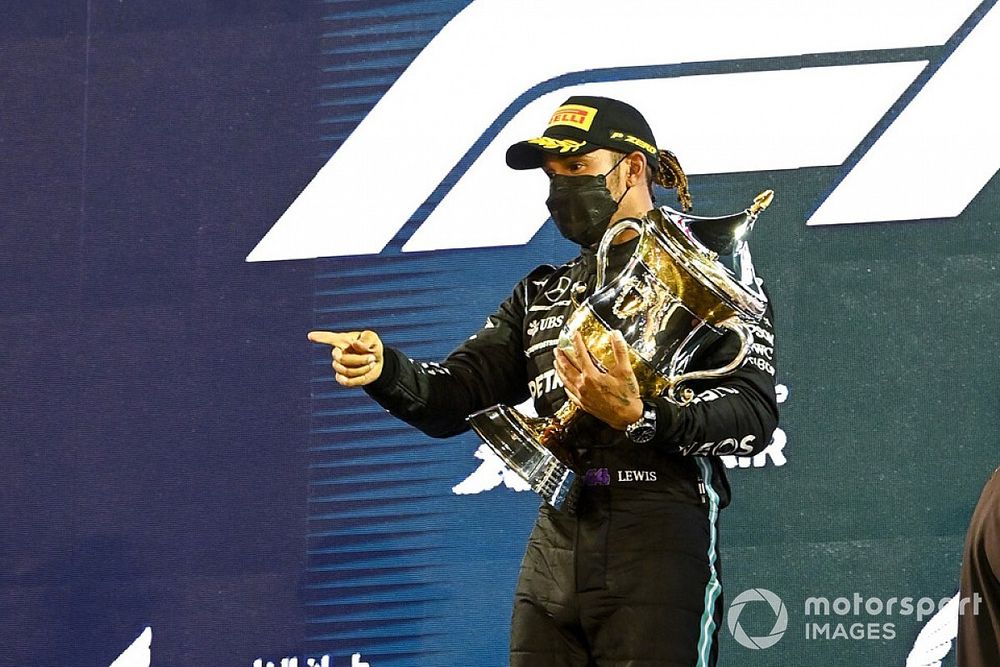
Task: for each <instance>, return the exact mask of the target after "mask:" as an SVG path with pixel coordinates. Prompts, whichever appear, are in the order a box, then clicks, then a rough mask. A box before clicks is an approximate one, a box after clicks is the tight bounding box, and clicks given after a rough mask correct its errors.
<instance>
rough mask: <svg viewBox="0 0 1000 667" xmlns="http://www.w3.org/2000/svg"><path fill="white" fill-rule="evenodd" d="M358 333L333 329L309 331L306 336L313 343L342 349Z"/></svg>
mask: <svg viewBox="0 0 1000 667" xmlns="http://www.w3.org/2000/svg"><path fill="white" fill-rule="evenodd" d="M357 336H358V334H357V333H356V332H348V333H338V332H335V331H310V332H309V334H308V335H307V336H306V337H307V338H308V339H309V340H311V341H312V342H314V343H322V344H323V345H330V346H332V347H335V348H337V349H340V350H343V349H344V348H346V347H347V346H349V345H350V344H351V341H353V340H354V339H355V338H357Z"/></svg>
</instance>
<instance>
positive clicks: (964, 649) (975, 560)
mask: <svg viewBox="0 0 1000 667" xmlns="http://www.w3.org/2000/svg"><path fill="white" fill-rule="evenodd" d="M959 599H960V600H961V601H962V603H961V604H962V608H961V609H960V612H961V613H960V614H959V616H958V667H995V666H996V665H1000V469H997V470H995V471H994V472H993V477H991V478H990V480H989V481H988V482H987V483H986V486H985V487H984V488H983V492H982V494H981V495H980V497H979V503H978V504H977V505H976V509H975V511H973V513H972V520H971V521H970V522H969V532H968V534H967V535H966V538H965V553H964V554H963V557H962V583H961V595H960V596H959Z"/></svg>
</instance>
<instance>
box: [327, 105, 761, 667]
mask: <svg viewBox="0 0 1000 667" xmlns="http://www.w3.org/2000/svg"><path fill="white" fill-rule="evenodd" d="M507 163H508V165H509V166H511V167H512V168H514V169H533V168H541V169H542V171H543V172H544V173H545V174H546V175H547V176H548V178H549V181H550V194H549V198H548V200H547V202H546V203H547V205H548V207H549V210H550V212H551V213H552V217H553V220H554V222H555V224H556V225H557V227H558V229H559V231H560V233H561V234H562V235H563V236H565V237H566V238H567V239H569V240H571V241H573V242H575V243H577V244H579V245H580V247H581V254H580V256H579V257H577V258H576V259H574V260H572V261H570V262H568V263H567V264H564V265H563V266H560V267H558V268H556V267H552V266H541V267H538V268H537V269H535V270H534V271H533V272H531V273H530V274H529V275H528V276H527V277H526V278H524V279H523V280H522V281H521V282H520V283H519V284H518V285H517V286H516V287H515V289H514V292H513V294H512V295H511V296H510V297H509V298H508V299H507V300H505V301H504V302H503V303H502V304H501V305H500V307H499V309H498V310H497V311H496V312H495V313H494V314H493V315H491V316H490V317H489V319H488V320H487V322H486V325H485V327H484V328H483V329H481V330H480V331H479V332H477V333H476V334H475V335H474V336H472V337H471V338H469V339H468V340H466V341H465V342H464V343H462V344H461V345H460V346H459V347H458V348H457V349H456V350H455V351H454V352H452V353H451V355H449V356H448V358H447V359H446V360H445V361H444V362H442V363H441V364H420V363H416V362H413V361H411V360H410V359H408V358H407V357H406V356H405V355H403V354H402V353H401V352H400V351H398V350H395V349H393V348H391V347H383V344H382V341H381V340H380V338H379V337H378V336H377V335H376V334H375V333H373V332H371V331H363V332H348V333H335V332H311V333H310V335H309V338H310V340H313V341H314V342H320V343H326V344H328V345H331V346H332V347H333V350H332V354H333V369H334V372H335V374H336V380H337V382H339V383H340V384H342V385H345V386H363V387H364V388H365V390H366V391H367V392H368V393H369V395H370V396H372V397H373V398H374V399H375V400H376V401H378V402H379V403H380V404H381V405H382V406H384V407H385V408H386V409H388V410H389V412H391V413H392V414H393V415H395V416H396V417H399V418H400V419H403V420H405V421H407V422H408V423H410V424H412V425H414V426H416V427H417V428H419V429H421V430H422V431H424V432H425V433H428V434H430V435H432V436H438V437H447V436H450V435H454V434H456V433H460V432H462V431H464V430H465V429H466V428H467V425H466V423H465V417H466V416H467V415H469V414H471V413H473V412H475V411H477V410H480V409H482V408H485V407H488V406H491V405H495V404H497V403H505V404H508V405H516V404H518V403H520V402H521V401H522V400H524V399H525V398H527V396H528V395H529V394H530V395H531V397H532V398H534V403H535V408H536V410H537V412H538V414H539V415H540V416H547V415H551V414H553V413H554V412H555V411H556V410H557V409H558V408H559V407H560V406H561V405H562V404H563V403H564V402H565V401H566V400H572V401H574V402H575V403H577V404H578V405H579V406H580V407H582V408H583V410H584V411H585V412H586V413H587V414H584V415H583V416H582V418H581V419H579V420H578V421H577V422H576V423H575V424H574V426H573V427H572V430H571V431H570V433H569V435H568V438H567V441H568V442H567V444H568V446H569V447H570V449H571V450H572V452H573V456H574V459H575V460H574V463H575V466H574V467H575V468H576V469H577V470H578V471H581V472H583V473H585V474H584V478H585V480H586V486H585V487H584V489H583V492H582V494H581V496H580V498H579V500H578V501H577V506H576V509H575V511H574V512H560V511H557V510H555V509H553V508H552V507H549V506H547V505H543V506H542V507H541V509H540V510H539V515H538V519H537V521H536V524H535V527H534V530H533V531H532V534H531V537H530V539H529V542H528V546H527V551H526V553H525V556H524V560H523V563H522V566H521V573H520V576H519V581H518V585H517V590H516V594H515V601H514V610H513V616H512V627H511V640H510V664H511V665H516V666H519V667H523V666H529V665H530V666H534V665H537V666H543V665H544V666H545V667H559V666H562V665H566V666H570V665H579V666H581V667H582V666H586V665H600V666H602V667H603V666H611V665H630V666H633V667H638V666H642V665H648V666H652V665H656V666H658V667H664V666H681V665H683V666H684V667H693V666H695V665H698V666H705V665H714V664H715V661H716V655H717V650H718V649H717V643H716V639H717V634H718V629H719V624H720V621H721V616H722V588H721V579H720V577H721V573H720V562H719V558H718V529H717V520H718V511H719V509H720V508H721V507H724V506H725V505H726V504H727V503H728V502H729V487H728V484H727V482H726V478H725V473H724V468H723V466H722V465H721V463H720V460H719V458H718V456H717V455H718V454H721V453H728V454H732V453H735V454H739V455H753V454H756V453H757V452H759V451H760V450H762V449H763V448H764V447H765V446H766V445H767V444H768V441H769V439H770V436H771V433H772V431H773V430H774V428H775V426H776V425H777V404H776V400H775V396H774V378H773V370H774V369H773V363H774V356H773V355H774V338H773V332H772V329H771V321H770V319H769V318H770V317H771V315H770V311H768V313H767V315H766V316H765V318H764V319H763V320H762V321H761V322H760V324H759V326H757V327H755V332H756V333H755V337H756V340H755V341H754V343H755V345H754V347H753V352H752V353H751V354H750V355H749V356H748V358H747V360H746V362H745V363H744V364H743V366H742V367H741V368H740V369H739V370H738V371H737V372H735V373H734V374H732V375H730V376H727V377H726V378H725V379H723V380H721V381H714V382H704V381H703V382H700V383H699V382H693V383H691V387H692V389H694V390H695V391H696V392H699V393H698V396H697V398H696V399H695V400H694V401H693V402H692V403H691V404H690V405H687V406H684V407H679V406H677V405H675V404H673V403H671V402H669V401H667V400H666V399H663V398H651V399H650V398H646V399H645V400H644V399H643V398H642V397H641V396H640V393H639V387H638V384H637V382H636V378H635V375H634V374H633V372H632V369H631V367H630V366H629V365H628V363H627V362H626V358H627V351H626V349H625V343H624V341H623V340H622V338H621V337H620V336H615V338H614V344H613V345H614V349H615V356H616V359H617V363H616V364H615V365H614V366H613V367H611V368H608V369H600V368H598V367H596V366H595V364H594V363H593V362H592V360H591V357H590V355H589V354H588V353H587V351H586V350H585V349H584V346H583V342H582V340H581V339H580V338H579V337H577V338H576V340H575V341H574V351H573V352H572V353H570V354H567V353H563V352H562V351H557V350H556V349H555V348H556V341H557V339H558V336H559V331H560V329H561V326H562V323H563V322H565V321H566V318H567V317H568V316H569V315H570V313H572V311H573V310H574V305H573V301H574V300H576V301H578V302H579V301H582V300H583V299H585V298H586V297H587V295H588V294H590V293H592V292H593V289H594V283H595V273H596V266H595V249H596V246H597V244H598V242H599V241H600V239H601V237H602V235H603V233H604V231H605V230H606V229H607V227H608V225H609V224H611V223H612V222H615V221H617V220H620V219H623V218H626V217H635V218H641V217H643V216H644V215H645V214H646V213H648V212H649V211H650V210H651V209H652V208H653V195H652V183H653V182H654V181H655V182H657V183H659V184H661V185H664V186H667V187H676V188H677V189H678V195H679V198H680V199H681V201H682V203H683V204H685V206H686V205H688V204H689V198H688V195H687V190H686V184H687V182H686V178H685V177H684V174H683V171H682V170H681V169H680V166H679V165H678V164H677V161H676V159H675V158H674V157H673V155H672V154H670V153H669V152H667V151H659V150H658V149H657V148H656V141H655V139H654V138H653V133H652V131H651V130H650V128H649V125H648V124H647V123H646V121H645V119H644V118H643V117H642V115H641V114H640V113H639V112H638V111H636V110H635V109H634V108H632V107H631V106H629V105H627V104H625V103H623V102H619V101H617V100H612V99H607V98H602V97H571V98H570V99H569V100H567V101H566V103H565V104H563V105H562V106H561V107H559V109H558V110H557V111H556V112H555V114H554V115H553V116H552V118H551V120H550V122H549V126H548V128H547V129H546V130H545V132H544V134H543V135H542V136H541V137H538V138H535V139H530V140H528V141H524V142H520V143H518V144H515V145H513V146H511V147H510V149H509V150H508V152H507ZM619 241H620V242H619V244H618V245H615V246H613V247H612V248H611V250H610V252H609V270H610V271H615V270H616V269H618V268H621V267H622V266H623V265H624V262H625V261H626V260H627V259H628V257H629V256H630V253H631V251H632V250H633V249H634V247H635V239H634V238H632V239H629V238H628V237H627V236H626V237H624V238H622V239H619ZM738 349H739V343H738V341H737V340H736V339H735V337H729V336H727V337H722V338H720V339H719V340H718V341H717V342H716V344H714V345H712V346H710V347H708V348H707V349H706V350H704V351H703V352H702V353H701V354H700V355H699V356H698V357H697V358H696V359H695V360H694V361H693V362H692V365H691V368H694V367H700V368H718V367H721V366H724V365H726V364H727V363H729V362H730V361H731V360H732V359H733V358H735V356H736V353H737V351H738Z"/></svg>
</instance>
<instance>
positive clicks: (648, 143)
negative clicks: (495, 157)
mask: <svg viewBox="0 0 1000 667" xmlns="http://www.w3.org/2000/svg"><path fill="white" fill-rule="evenodd" d="M598 148H610V149H612V150H616V151H622V152H624V153H631V152H633V151H639V152H641V153H642V154H643V155H645V156H646V161H647V162H648V163H649V165H650V166H651V167H652V168H653V169H656V168H657V164H658V158H657V153H658V151H657V149H656V139H654V138H653V131H652V130H650V129H649V123H647V122H646V119H645V118H643V117H642V114H641V113H639V112H638V110H636V108H635V107H633V106H631V105H629V104H625V103H624V102H620V101H618V100H613V99H611V98H608V97H588V96H583V95H577V96H574V97H571V98H569V99H568V100H566V101H565V102H563V104H562V106H560V107H559V108H558V109H556V111H555V113H554V114H552V118H550V119H549V126H548V127H547V128H545V132H544V133H542V136H540V137H537V138H535V139H528V140H527V141H521V142H518V143H516V144H514V145H513V146H511V147H510V148H508V149H507V166H508V167H510V168H511V169H535V168H536V167H541V166H542V157H543V155H544V154H546V153H547V154H549V155H582V154H583V153H589V152H591V151H593V150H597V149H598Z"/></svg>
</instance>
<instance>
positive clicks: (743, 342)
mask: <svg viewBox="0 0 1000 667" xmlns="http://www.w3.org/2000/svg"><path fill="white" fill-rule="evenodd" d="M717 326H718V327H720V328H722V329H726V330H728V331H732V332H733V333H735V334H736V335H737V336H738V337H739V339H740V349H739V352H737V353H736V356H735V357H734V358H733V360H732V361H730V362H729V363H728V364H726V365H725V366H723V367H722V368H715V369H710V370H702V371H691V372H690V373H681V374H680V375H676V376H674V377H672V378H670V380H669V384H668V385H667V390H666V392H665V394H664V396H666V398H667V399H668V400H670V401H672V402H674V403H676V404H677V405H687V404H688V403H690V402H691V401H692V400H693V399H694V392H693V391H691V389H689V388H688V387H681V386H680V384H681V383H682V382H687V381H690V380H710V379H712V378H719V377H723V376H725V375H729V374H730V373H732V372H733V371H735V370H736V369H737V368H739V367H740V365H741V364H742V363H743V360H744V359H746V356H747V353H748V352H749V351H750V345H751V344H752V343H753V331H751V330H750V327H749V325H748V324H747V323H746V322H744V321H743V320H741V319H740V318H739V316H737V315H733V316H732V317H730V318H729V319H726V320H723V321H722V322H720V323H719V324H718V325H717Z"/></svg>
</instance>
